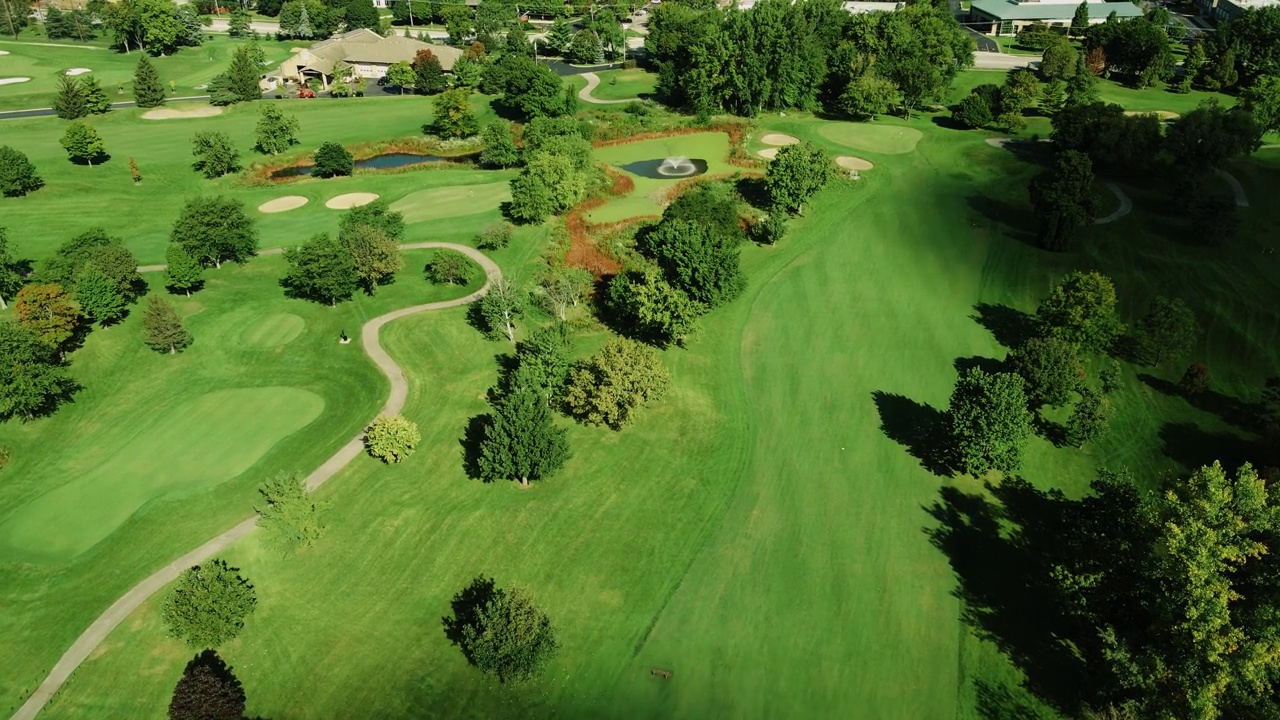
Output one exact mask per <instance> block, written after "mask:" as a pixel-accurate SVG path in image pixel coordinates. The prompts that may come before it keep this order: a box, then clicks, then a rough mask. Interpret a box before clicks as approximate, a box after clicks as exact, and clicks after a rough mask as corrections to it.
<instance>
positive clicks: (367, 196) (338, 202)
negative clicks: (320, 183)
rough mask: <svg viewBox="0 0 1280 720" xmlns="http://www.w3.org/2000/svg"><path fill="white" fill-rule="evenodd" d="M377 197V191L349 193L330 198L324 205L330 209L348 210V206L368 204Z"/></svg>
mask: <svg viewBox="0 0 1280 720" xmlns="http://www.w3.org/2000/svg"><path fill="white" fill-rule="evenodd" d="M377 199H378V194H377V193H347V194H346V195H339V196H338V197H335V198H330V199H329V202H327V203H325V204H324V206H325V207H327V208H329V209H330V210H346V209H347V208H353V207H360V206H361V205H368V204H369V203H371V202H373V201H374V200H377Z"/></svg>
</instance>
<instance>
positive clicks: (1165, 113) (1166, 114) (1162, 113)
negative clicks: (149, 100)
mask: <svg viewBox="0 0 1280 720" xmlns="http://www.w3.org/2000/svg"><path fill="white" fill-rule="evenodd" d="M1124 114H1125V115H1130V116H1132V115H1155V116H1156V117H1158V118H1160V119H1161V120H1176V119H1178V118H1180V117H1182V116H1181V115H1179V114H1178V113H1176V112H1173V111H1172V110H1125V111H1124Z"/></svg>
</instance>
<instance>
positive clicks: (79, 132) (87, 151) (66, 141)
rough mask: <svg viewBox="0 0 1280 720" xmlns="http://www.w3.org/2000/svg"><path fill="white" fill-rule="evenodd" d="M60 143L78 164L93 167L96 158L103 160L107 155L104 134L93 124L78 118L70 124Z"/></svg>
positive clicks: (99, 160)
mask: <svg viewBox="0 0 1280 720" xmlns="http://www.w3.org/2000/svg"><path fill="white" fill-rule="evenodd" d="M59 143H60V144H61V145H62V147H63V148H64V149H65V150H66V151H67V157H68V158H69V159H70V160H71V162H73V163H76V164H84V165H88V166H89V167H93V163H94V161H95V160H96V161H98V162H102V159H103V158H104V157H106V156H107V149H106V146H105V145H104V144H103V142H102V136H101V135H99V134H98V131H97V130H94V129H93V126H92V125H90V124H89V123H86V122H83V121H79V120H77V121H76V122H73V123H71V124H70V125H68V126H67V130H66V132H64V133H63V134H62V139H61V140H60V141H59Z"/></svg>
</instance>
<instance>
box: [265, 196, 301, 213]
mask: <svg viewBox="0 0 1280 720" xmlns="http://www.w3.org/2000/svg"><path fill="white" fill-rule="evenodd" d="M306 204H307V199H306V198H304V197H302V196H301V195H285V196H284V197H278V198H276V199H275V200H268V201H266V202H264V203H262V204H261V205H259V206H258V212H263V213H280V212H285V211H286V210H297V209H298V208H300V207H302V206H303V205H306Z"/></svg>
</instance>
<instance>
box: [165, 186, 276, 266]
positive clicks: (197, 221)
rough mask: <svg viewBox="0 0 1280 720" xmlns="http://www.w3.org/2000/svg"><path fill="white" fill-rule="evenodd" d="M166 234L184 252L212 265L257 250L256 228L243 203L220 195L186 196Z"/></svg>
mask: <svg viewBox="0 0 1280 720" xmlns="http://www.w3.org/2000/svg"><path fill="white" fill-rule="evenodd" d="M169 237H170V239H171V240H172V241H173V242H176V243H179V244H181V245H182V247H183V249H184V250H186V252H187V254H189V255H191V256H192V257H195V258H199V259H200V260H201V261H202V262H204V263H206V264H212V265H214V266H215V267H222V263H224V262H227V261H231V262H244V261H245V260H247V259H249V258H250V257H253V255H254V254H256V253H257V251H258V230H257V228H256V227H254V222H253V219H252V218H250V217H249V216H248V215H247V214H245V211H244V203H242V202H240V201H239V200H232V199H231V198H226V197H223V196H221V195H216V196H212V197H209V196H203V195H202V196H199V197H194V198H192V199H190V200H188V201H187V204H186V205H184V206H183V208H182V213H181V214H180V215H178V219H177V220H175V221H174V223H173V230H172V232H171V233H170V235H169Z"/></svg>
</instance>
